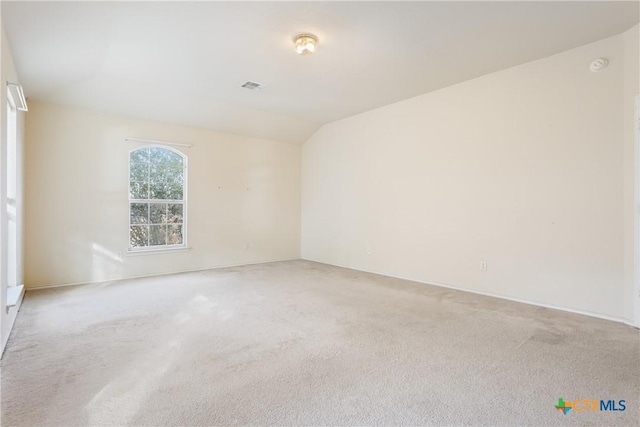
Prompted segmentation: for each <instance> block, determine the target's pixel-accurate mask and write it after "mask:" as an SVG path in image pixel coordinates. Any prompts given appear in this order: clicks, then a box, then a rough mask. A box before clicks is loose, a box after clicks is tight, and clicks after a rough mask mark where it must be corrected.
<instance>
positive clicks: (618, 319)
mask: <svg viewBox="0 0 640 427" xmlns="http://www.w3.org/2000/svg"><path fill="white" fill-rule="evenodd" d="M301 259H303V260H305V261H311V262H317V263H319V264H326V265H332V266H334V267H341V268H348V269H350V270H356V271H362V272H364V273H371V274H377V275H379V276H385V277H392V278H394V279H401V280H407V281H410V282H416V283H421V284H423V285H432V286H438V287H441V288H447V289H453V290H456V291H461V292H469V293H471V294H476V295H483V296H486V297H492V298H499V299H503V300H507V301H513V302H519V303H522V304H528V305H534V306H537V307H544V308H550V309H553V310H560V311H566V312H569V313H574V314H581V315H583V316H589V317H596V318H598V319H604V320H610V321H612V322H618V323H624V324H625V325H628V326H631V327H634V328H638V329H640V325H636V324H634V323H633V322H632V321H630V320H627V319H625V318H622V317H616V316H609V315H606V314H600V313H594V312H591V311H587V310H580V309H576V308H571V307H563V306H560V305H554V304H546V303H541V302H536V301H529V300H524V299H519V298H513V297H508V296H505V295H500V294H494V293H491V292H483V291H476V290H473V289H469V288H464V287H461V286H454V285H449V284H446V283H438V282H430V281H425V280H420V279H416V278H410V277H403V276H397V275H394V274H388V273H383V272H378V271H371V270H364V269H360V268H354V267H349V266H346V265H341V264H332V263H329V262H323V261H316V260H313V259H307V258H301Z"/></svg>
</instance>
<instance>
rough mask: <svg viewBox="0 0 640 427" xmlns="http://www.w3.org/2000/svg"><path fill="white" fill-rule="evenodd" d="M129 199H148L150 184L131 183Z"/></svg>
mask: <svg viewBox="0 0 640 427" xmlns="http://www.w3.org/2000/svg"><path fill="white" fill-rule="evenodd" d="M129 198H130V199H148V198H149V184H147V183H146V182H130V183H129Z"/></svg>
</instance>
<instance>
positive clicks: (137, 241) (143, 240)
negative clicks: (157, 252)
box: [129, 225, 149, 248]
mask: <svg viewBox="0 0 640 427" xmlns="http://www.w3.org/2000/svg"><path fill="white" fill-rule="evenodd" d="M148 241H149V226H148V225H132V226H131V227H130V228H129V245H130V246H131V247H132V248H136V247H141V246H147V243H148Z"/></svg>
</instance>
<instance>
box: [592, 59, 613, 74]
mask: <svg viewBox="0 0 640 427" xmlns="http://www.w3.org/2000/svg"><path fill="white" fill-rule="evenodd" d="M607 65H609V60H608V59H607V58H598V59H594V60H593V61H591V65H589V69H590V70H591V72H592V73H597V72H598V71H602V70H604V69H605V68H607Z"/></svg>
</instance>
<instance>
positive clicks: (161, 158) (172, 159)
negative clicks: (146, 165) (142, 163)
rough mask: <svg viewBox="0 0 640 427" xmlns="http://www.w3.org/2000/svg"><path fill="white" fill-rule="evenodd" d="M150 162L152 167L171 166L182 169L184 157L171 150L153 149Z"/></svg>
mask: <svg viewBox="0 0 640 427" xmlns="http://www.w3.org/2000/svg"><path fill="white" fill-rule="evenodd" d="M149 151H150V161H151V164H152V165H160V164H164V165H171V166H177V167H180V168H182V156H181V155H179V154H178V153H174V152H173V151H171V150H167V149H166V148H161V147H151V148H150V149H149Z"/></svg>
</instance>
